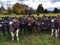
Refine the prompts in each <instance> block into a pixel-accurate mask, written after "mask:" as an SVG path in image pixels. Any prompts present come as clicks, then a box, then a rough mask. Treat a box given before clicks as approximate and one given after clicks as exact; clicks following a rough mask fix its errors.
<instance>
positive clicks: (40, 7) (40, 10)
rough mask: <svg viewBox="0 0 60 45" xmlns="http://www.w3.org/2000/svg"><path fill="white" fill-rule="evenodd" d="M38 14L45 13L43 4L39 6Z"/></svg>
mask: <svg viewBox="0 0 60 45" xmlns="http://www.w3.org/2000/svg"><path fill="white" fill-rule="evenodd" d="M37 13H44V8H43V6H42V4H39V6H38V8H37Z"/></svg>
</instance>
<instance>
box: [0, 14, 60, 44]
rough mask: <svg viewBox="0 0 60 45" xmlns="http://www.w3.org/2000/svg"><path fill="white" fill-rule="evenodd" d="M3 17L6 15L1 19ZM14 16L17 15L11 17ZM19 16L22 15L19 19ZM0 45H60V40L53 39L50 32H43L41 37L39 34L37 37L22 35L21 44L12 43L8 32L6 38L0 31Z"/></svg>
mask: <svg viewBox="0 0 60 45" xmlns="http://www.w3.org/2000/svg"><path fill="white" fill-rule="evenodd" d="M41 15H42V14H41ZM41 15H40V16H41ZM48 15H50V14H48ZM48 15H47V16H48ZM51 15H53V16H56V15H58V14H51ZM3 16H4V15H2V16H1V17H3ZM6 16H7V15H6ZM10 16H11V15H10ZM14 16H16V15H13V16H11V17H14ZM19 16H20V15H18V16H17V17H19ZM21 17H22V16H21ZM35 17H36V15H35ZM15 39H16V37H15ZM0 45H60V40H59V39H57V38H55V37H54V36H53V37H51V35H50V32H46V31H44V30H43V31H42V33H41V35H39V34H37V35H35V34H30V35H28V34H26V35H23V34H21V35H20V34H19V42H17V41H16V40H15V41H13V42H12V41H11V35H9V34H8V33H7V32H6V36H3V33H2V31H0Z"/></svg>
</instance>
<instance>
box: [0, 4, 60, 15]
mask: <svg viewBox="0 0 60 45" xmlns="http://www.w3.org/2000/svg"><path fill="white" fill-rule="evenodd" d="M33 13H60V9H57V8H54V10H53V11H48V10H47V9H44V7H43V5H42V4H39V5H38V8H37V10H34V9H33V8H31V7H29V6H27V5H25V4H20V3H16V4H14V5H13V6H12V7H8V8H7V9H5V8H4V7H3V6H1V8H0V14H17V15H18V14H33Z"/></svg>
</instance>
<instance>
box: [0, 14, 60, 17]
mask: <svg viewBox="0 0 60 45" xmlns="http://www.w3.org/2000/svg"><path fill="white" fill-rule="evenodd" d="M43 15H44V14H40V15H39V16H40V17H42V16H43ZM45 15H46V16H57V15H60V13H56V14H55V13H48V14H45ZM5 16H10V17H22V16H23V15H22V14H20V15H16V14H10V15H3V14H0V17H5ZM25 16H27V15H26V14H25ZM33 16H34V17H36V16H37V14H33Z"/></svg>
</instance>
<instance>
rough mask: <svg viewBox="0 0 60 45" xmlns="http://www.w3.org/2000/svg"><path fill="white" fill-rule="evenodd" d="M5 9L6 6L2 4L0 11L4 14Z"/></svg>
mask: <svg viewBox="0 0 60 45" xmlns="http://www.w3.org/2000/svg"><path fill="white" fill-rule="evenodd" d="M4 11H5V8H4V7H3V6H1V8H0V13H1V14H3V12H4Z"/></svg>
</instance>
